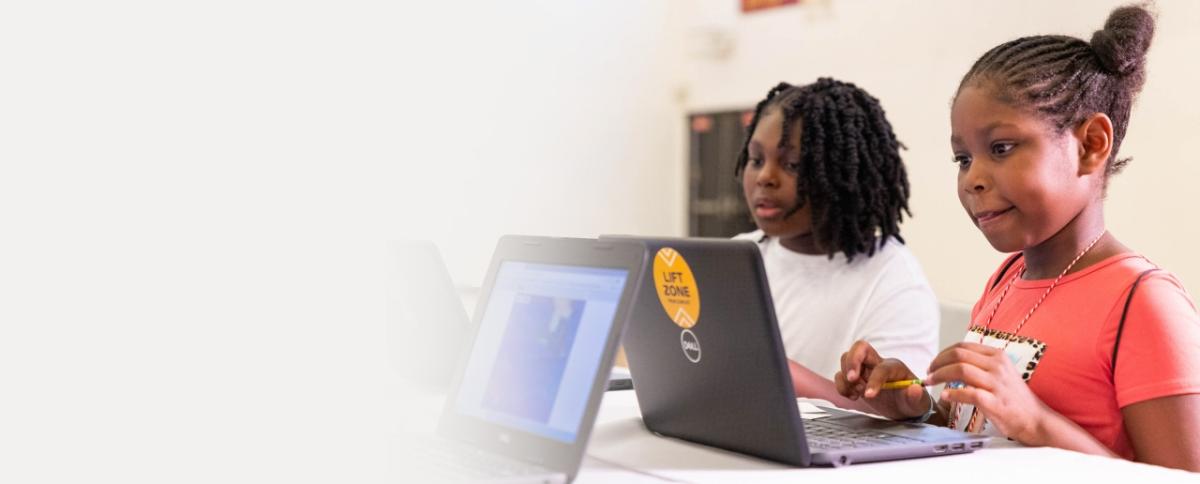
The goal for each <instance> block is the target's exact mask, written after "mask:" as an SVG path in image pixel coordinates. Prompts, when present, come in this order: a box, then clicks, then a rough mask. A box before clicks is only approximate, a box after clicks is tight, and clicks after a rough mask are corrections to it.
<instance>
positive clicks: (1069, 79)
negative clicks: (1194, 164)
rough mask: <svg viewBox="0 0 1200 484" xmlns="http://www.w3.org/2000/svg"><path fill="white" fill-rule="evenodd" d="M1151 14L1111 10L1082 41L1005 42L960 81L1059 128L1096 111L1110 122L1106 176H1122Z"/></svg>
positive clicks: (1040, 39)
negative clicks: (1120, 153)
mask: <svg viewBox="0 0 1200 484" xmlns="http://www.w3.org/2000/svg"><path fill="white" fill-rule="evenodd" d="M1153 36H1154V17H1153V16H1152V15H1151V14H1150V12H1147V11H1146V9H1145V8H1142V7H1140V6H1125V7H1120V8H1118V9H1116V10H1113V11H1112V13H1111V14H1109V16H1108V21H1107V22H1105V23H1104V29H1102V30H1097V31H1096V33H1094V34H1092V41H1091V42H1090V43H1089V42H1084V41H1083V40H1081V39H1077V38H1075V37H1068V36H1063V35H1037V36H1033V37H1022V38H1019V39H1017V40H1013V41H1009V42H1005V43H1003V44H1000V45H998V46H996V47H994V48H992V50H989V51H988V52H987V53H986V54H983V57H980V58H979V60H977V61H975V65H973V66H971V70H970V71H967V74H966V75H965V76H963V79H962V82H961V83H960V84H959V86H958V91H959V92H961V91H962V89H963V88H964V87H966V86H967V85H973V86H984V87H987V88H990V89H991V90H992V93H993V94H994V95H995V96H996V97H997V99H999V100H1000V101H1001V102H1004V103H1006V104H1009V105H1011V106H1019V107H1026V108H1030V109H1032V110H1034V112H1036V113H1038V114H1039V115H1040V116H1042V117H1043V118H1044V119H1046V120H1049V121H1050V122H1051V123H1052V124H1053V125H1054V127H1055V128H1056V129H1057V130H1058V131H1057V132H1059V133H1061V132H1062V131H1063V130H1064V129H1067V128H1069V127H1074V126H1077V125H1078V124H1079V123H1080V122H1082V121H1083V120H1084V119H1086V118H1087V117H1088V116H1091V115H1092V114H1095V113H1104V114H1106V115H1108V117H1109V119H1111V120H1112V123H1113V146H1112V154H1111V155H1109V159H1108V160H1107V164H1106V165H1105V170H1104V178H1105V183H1107V180H1108V177H1109V176H1111V175H1115V174H1117V173H1120V171H1121V170H1122V169H1123V168H1125V165H1127V164H1128V163H1129V158H1125V159H1120V160H1118V159H1117V158H1116V157H1117V150H1118V149H1119V148H1120V147H1121V140H1122V139H1124V138H1125V130H1126V129H1127V128H1128V126H1129V112H1130V109H1131V108H1132V107H1133V101H1134V98H1135V97H1136V96H1137V93H1138V92H1139V91H1141V90H1142V84H1143V83H1144V82H1145V79H1146V70H1145V65H1146V49H1148V48H1149V47H1150V39H1151V38H1152V37H1153Z"/></svg>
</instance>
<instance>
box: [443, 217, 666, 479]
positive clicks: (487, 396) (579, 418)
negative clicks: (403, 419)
mask: <svg viewBox="0 0 1200 484" xmlns="http://www.w3.org/2000/svg"><path fill="white" fill-rule="evenodd" d="M645 258H646V254H645V249H644V247H643V246H642V245H641V244H637V243H633V242H631V241H610V240H605V241H598V240H589V239H565V238H548V237H527V236H505V237H503V238H501V240H500V242H499V243H498V245H497V247H496V251H495V253H494V255H493V257H492V262H491V265H490V267H489V269H488V274H487V277H486V279H485V281H484V285H483V290H482V292H481V294H480V299H479V303H478V305H477V308H476V312H475V323H476V324H475V325H476V327H477V330H476V333H475V334H474V336H473V339H472V341H471V343H470V345H469V346H468V347H469V348H470V350H469V352H468V354H467V355H466V357H465V358H464V360H463V362H462V365H461V367H460V371H459V374H458V377H457V378H458V380H457V383H456V385H455V387H454V389H453V391H452V392H451V394H450V395H449V398H447V401H446V407H445V410H444V412H443V415H442V419H441V421H440V423H439V433H440V434H442V435H444V436H446V437H450V438H453V439H456V440H459V441H462V442H465V443H468V444H473V445H476V446H480V447H482V448H484V449H486V450H489V451H491V452H494V453H498V454H502V455H506V456H509V457H513V458H516V459H519V460H522V461H525V462H530V463H534V464H538V465H542V466H545V467H547V468H550V469H553V470H557V471H561V472H565V473H567V474H568V475H570V476H573V475H574V474H575V472H576V471H577V470H578V468H579V463H580V461H581V459H582V457H583V451H584V447H585V446H586V445H587V440H588V436H589V435H590V432H591V428H592V424H593V423H594V421H595V416H596V411H597V410H598V407H599V404H600V398H601V396H602V395H603V392H604V386H605V385H606V384H607V381H608V376H609V371H610V368H611V367H612V362H613V358H614V356H615V354H616V349H617V345H618V342H619V340H620V335H621V332H622V330H623V329H624V327H625V324H626V320H627V319H628V317H629V313H630V310H631V301H632V299H633V294H634V292H635V290H636V289H637V287H638V285H639V282H640V281H641V277H642V273H643V270H642V269H643V265H644V261H645Z"/></svg>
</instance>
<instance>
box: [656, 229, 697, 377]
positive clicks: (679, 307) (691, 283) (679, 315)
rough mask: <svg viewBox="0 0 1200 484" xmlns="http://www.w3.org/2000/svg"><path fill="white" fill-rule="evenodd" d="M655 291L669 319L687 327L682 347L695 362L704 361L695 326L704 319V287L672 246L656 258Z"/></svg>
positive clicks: (689, 359)
mask: <svg viewBox="0 0 1200 484" xmlns="http://www.w3.org/2000/svg"><path fill="white" fill-rule="evenodd" d="M654 290H655V292H657V293H658V302H660V303H662V307H663V311H666V313H667V318H669V319H670V320H671V322H673V323H675V325H677V326H679V327H680V328H683V331H682V332H681V333H680V334H679V346H680V348H681V349H682V350H683V355H684V356H685V357H687V359H688V361H691V362H692V363H699V362H700V339H699V338H697V337H696V334H695V333H693V332H692V331H691V328H692V327H693V326H695V325H696V323H697V322H699V321H700V287H699V286H698V285H697V284H696V277H695V276H693V275H692V268H691V267H690V266H688V263H687V261H686V260H684V259H683V255H680V253H679V252H678V251H676V250H675V249H672V248H670V247H663V248H662V249H659V250H658V253H657V254H655V257H654Z"/></svg>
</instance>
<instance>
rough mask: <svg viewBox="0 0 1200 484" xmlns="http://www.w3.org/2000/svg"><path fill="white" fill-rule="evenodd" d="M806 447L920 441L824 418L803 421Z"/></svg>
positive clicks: (826, 447) (819, 448) (861, 446)
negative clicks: (840, 423)
mask: <svg viewBox="0 0 1200 484" xmlns="http://www.w3.org/2000/svg"><path fill="white" fill-rule="evenodd" d="M804 435H805V436H806V437H808V447H809V448H810V449H816V450H833V449H846V448H863V447H881V446H888V445H898V444H900V445H902V444H911V443H917V442H921V441H920V440H917V439H911V438H908V437H902V436H899V435H893V434H887V433H883V432H879V431H875V430H868V429H854V428H850V427H846V426H844V425H838V424H836V423H833V422H829V421H826V420H825V419H812V420H805V421H804Z"/></svg>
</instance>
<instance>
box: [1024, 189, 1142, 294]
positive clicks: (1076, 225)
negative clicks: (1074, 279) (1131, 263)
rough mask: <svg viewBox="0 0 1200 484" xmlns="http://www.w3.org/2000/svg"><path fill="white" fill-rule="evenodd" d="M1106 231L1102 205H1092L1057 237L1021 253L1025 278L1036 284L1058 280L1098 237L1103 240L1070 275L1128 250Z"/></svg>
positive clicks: (1084, 257)
mask: <svg viewBox="0 0 1200 484" xmlns="http://www.w3.org/2000/svg"><path fill="white" fill-rule="evenodd" d="M1105 230H1106V229H1105V226H1104V208H1103V205H1102V204H1101V203H1099V202H1097V203H1093V204H1092V205H1090V206H1088V207H1087V208H1085V209H1084V210H1083V211H1082V212H1080V213H1079V214H1078V215H1076V216H1075V218H1074V219H1072V220H1071V221H1070V222H1068V223H1067V225H1066V226H1065V227H1063V228H1062V230H1059V231H1058V233H1057V234H1054V235H1053V236H1051V237H1050V238H1049V239H1046V240H1045V241H1044V242H1042V243H1040V244H1038V245H1036V246H1033V247H1030V248H1027V249H1025V250H1024V251H1022V253H1023V254H1024V256H1025V275H1024V276H1023V277H1022V278H1023V279H1026V280H1036V279H1049V278H1053V277H1057V276H1058V275H1059V274H1060V273H1062V270H1063V269H1064V268H1066V267H1067V265H1068V264H1070V263H1071V261H1072V260H1075V257H1077V256H1079V253H1080V252H1082V251H1083V250H1084V249H1086V248H1087V246H1088V244H1090V243H1091V242H1092V240H1095V239H1096V237H1100V239H1099V240H1098V241H1097V242H1096V245H1094V246H1093V247H1092V248H1091V250H1089V251H1088V252H1087V253H1086V254H1084V255H1083V257H1080V258H1079V261H1078V262H1076V263H1075V265H1073V266H1071V270H1070V271H1069V272H1068V274H1070V273H1074V272H1078V271H1080V270H1083V269H1085V268H1087V267H1088V266H1091V265H1093V264H1095V263H1097V262H1100V261H1102V260H1104V259H1107V258H1109V257H1111V256H1113V255H1116V254H1120V253H1122V252H1127V251H1128V250H1129V249H1128V248H1127V247H1125V246H1124V245H1122V244H1121V242H1120V241H1118V240H1117V239H1116V238H1115V237H1113V236H1112V234H1109V233H1106V232H1105ZM1101 233H1103V234H1104V235H1100V234H1101Z"/></svg>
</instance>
